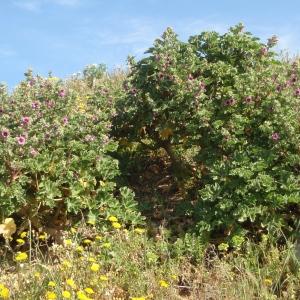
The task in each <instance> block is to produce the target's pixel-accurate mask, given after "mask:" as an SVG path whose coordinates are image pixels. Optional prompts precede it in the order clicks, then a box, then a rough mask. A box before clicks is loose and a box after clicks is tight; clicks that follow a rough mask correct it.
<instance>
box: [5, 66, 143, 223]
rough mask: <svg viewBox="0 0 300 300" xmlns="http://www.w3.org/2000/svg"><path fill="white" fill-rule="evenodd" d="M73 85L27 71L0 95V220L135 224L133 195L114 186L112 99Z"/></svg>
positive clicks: (136, 220) (124, 189)
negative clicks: (110, 218) (72, 219)
mask: <svg viewBox="0 0 300 300" xmlns="http://www.w3.org/2000/svg"><path fill="white" fill-rule="evenodd" d="M77 85H78V84H77ZM72 86H73V88H72ZM75 87H76V83H72V82H67V83H64V82H62V81H60V80H59V79H57V78H55V77H49V78H41V77H33V76H32V74H31V72H29V73H27V78H26V80H24V81H23V82H21V83H20V84H19V85H18V87H17V88H16V89H15V91H14V92H13V94H12V95H7V94H6V93H5V92H4V91H3V92H2V93H1V102H0V160H1V165H0V219H1V218H4V217H7V216H9V215H11V214H16V215H18V216H20V217H22V218H29V219H31V220H32V222H33V224H34V225H36V226H39V223H40V221H41V219H43V220H44V221H45V220H46V221H47V220H48V221H51V222H54V221H55V220H56V219H57V218H62V216H63V217H64V218H62V219H67V217H66V215H67V213H71V215H76V214H78V213H80V214H79V215H80V216H81V215H82V214H83V215H86V217H87V220H89V221H90V222H93V223H94V222H97V220H98V217H99V216H102V217H104V218H105V217H107V216H108V215H110V214H113V215H116V216H118V217H119V218H120V219H121V220H123V221H124V222H127V221H128V222H138V221H139V219H140V217H139V214H138V213H137V211H136V204H135V201H134V195H133V193H132V192H131V191H130V190H129V189H128V188H126V187H121V188H118V187H117V186H116V182H117V181H116V178H117V176H118V175H119V169H118V161H117V160H115V159H114V158H113V157H112V156H111V154H112V153H113V152H115V151H116V149H117V143H116V142H115V141H113V140H112V139H111V138H110V137H109V135H108V133H109V130H110V126H111V124H110V118H111V115H112V113H113V110H114V109H113V105H112V102H111V101H108V100H107V98H106V97H105V95H102V94H101V93H98V92H97V93H96V92H95V93H94V94H91V93H90V94H88V95H86V94H84V93H82V94H79V93H78V89H76V88H75Z"/></svg>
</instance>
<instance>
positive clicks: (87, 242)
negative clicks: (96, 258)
mask: <svg viewBox="0 0 300 300" xmlns="http://www.w3.org/2000/svg"><path fill="white" fill-rule="evenodd" d="M83 243H84V244H86V245H89V244H91V243H92V241H91V240H89V239H85V240H83Z"/></svg>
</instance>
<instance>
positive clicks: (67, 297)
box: [61, 291, 71, 299]
mask: <svg viewBox="0 0 300 300" xmlns="http://www.w3.org/2000/svg"><path fill="white" fill-rule="evenodd" d="M61 294H62V296H63V298H65V299H71V293H70V292H69V291H62V293H61Z"/></svg>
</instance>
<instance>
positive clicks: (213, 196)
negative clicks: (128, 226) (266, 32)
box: [115, 24, 300, 246]
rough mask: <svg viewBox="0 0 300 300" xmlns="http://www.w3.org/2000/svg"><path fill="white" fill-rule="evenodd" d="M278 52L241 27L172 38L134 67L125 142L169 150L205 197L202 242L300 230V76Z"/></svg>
mask: <svg viewBox="0 0 300 300" xmlns="http://www.w3.org/2000/svg"><path fill="white" fill-rule="evenodd" d="M275 44H276V38H275V37H272V38H271V39H269V40H268V42H267V44H264V43H262V42H260V41H259V39H257V38H255V37H253V36H252V35H251V34H250V33H248V32H244V31H243V26H242V25H241V24H239V25H237V26H235V27H233V28H230V30H229V31H228V32H227V33H225V34H223V35H220V34H218V33H216V32H203V33H201V34H200V35H196V36H193V37H190V39H189V41H188V42H181V41H180V40H179V39H178V38H177V36H176V34H175V33H174V32H173V31H172V30H171V29H167V30H166V32H165V33H164V34H163V36H162V38H161V39H158V40H156V41H155V43H154V46H153V47H152V48H150V49H149V51H148V54H149V55H148V56H147V57H146V58H143V59H142V60H140V61H139V62H135V61H134V60H131V61H130V63H131V65H130V71H131V73H130V75H129V78H128V81H127V82H126V84H125V86H124V88H125V91H126V96H125V97H123V98H122V99H120V101H119V105H118V114H117V118H116V125H115V131H116V135H117V136H119V137H122V138H125V139H128V140H129V141H135V142H140V143H142V144H143V145H145V146H151V147H152V148H153V149H159V148H163V149H165V151H166V152H167V153H168V155H169V157H170V159H171V161H172V163H173V167H174V170H175V175H176V177H177V180H178V181H179V182H191V181H192V182H193V188H194V190H197V193H196V196H193V197H194V198H193V199H191V200H193V201H192V203H193V211H194V217H195V218H196V219H197V221H198V225H197V230H198V231H199V232H200V233H201V234H205V235H216V234H221V236H223V237H224V236H230V237H231V236H235V237H236V238H237V237H238V236H239V235H241V236H243V235H244V234H245V233H246V232H249V233H254V234H256V233H257V232H261V231H262V230H265V231H266V230H269V231H270V230H271V228H273V229H274V230H275V231H276V232H278V231H280V230H284V232H286V233H291V232H292V230H293V229H294V228H295V226H296V222H297V216H298V215H299V204H300V186H299V171H300V155H299V151H300V149H299V145H300V143H299V142H300V140H299V139H300V122H299V120H300V111H299V104H300V83H299V76H300V72H299V67H298V65H297V63H293V64H290V63H288V62H284V61H282V60H280V59H277V58H276V54H275V53H274V52H272V51H271V48H272V47H273V46H274V45H275ZM194 195H195V194H194ZM195 198H196V199H195ZM195 200H196V201H195ZM239 246H240V245H239Z"/></svg>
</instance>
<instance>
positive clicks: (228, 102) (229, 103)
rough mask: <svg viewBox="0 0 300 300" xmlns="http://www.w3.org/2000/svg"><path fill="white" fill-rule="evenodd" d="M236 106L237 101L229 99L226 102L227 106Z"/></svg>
mask: <svg viewBox="0 0 300 300" xmlns="http://www.w3.org/2000/svg"><path fill="white" fill-rule="evenodd" d="M234 104H235V100H234V99H233V98H230V99H227V100H225V101H224V105H225V106H232V105H234Z"/></svg>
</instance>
